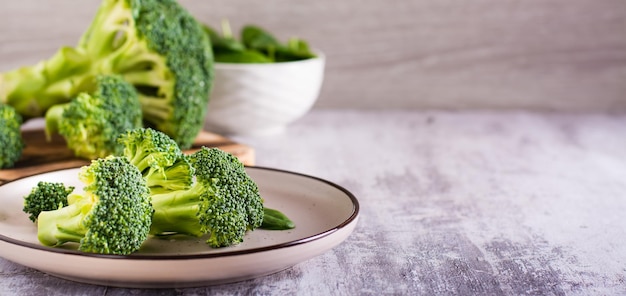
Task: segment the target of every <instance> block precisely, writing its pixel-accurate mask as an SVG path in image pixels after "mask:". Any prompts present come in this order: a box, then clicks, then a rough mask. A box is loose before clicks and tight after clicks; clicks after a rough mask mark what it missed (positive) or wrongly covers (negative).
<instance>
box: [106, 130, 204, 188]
mask: <svg viewBox="0 0 626 296" xmlns="http://www.w3.org/2000/svg"><path fill="white" fill-rule="evenodd" d="M118 141H119V143H121V144H122V145H123V147H124V148H123V151H122V154H123V155H124V156H125V157H126V158H128V159H129V161H130V163H131V164H133V165H135V166H136V167H137V168H138V169H139V171H140V172H141V174H142V175H143V177H144V179H145V180H146V184H148V187H149V188H150V193H151V194H154V193H157V192H163V191H169V190H182V189H188V188H189V187H191V184H192V182H193V167H192V166H191V164H190V163H189V161H188V159H187V157H186V156H185V155H184V154H183V152H182V150H180V148H179V147H178V145H176V142H174V140H172V138H170V137H169V136H167V135H166V134H164V133H162V132H160V131H157V130H154V129H151V128H139V129H135V130H130V131H127V132H126V133H124V134H122V135H121V136H120V137H119V139H118Z"/></svg>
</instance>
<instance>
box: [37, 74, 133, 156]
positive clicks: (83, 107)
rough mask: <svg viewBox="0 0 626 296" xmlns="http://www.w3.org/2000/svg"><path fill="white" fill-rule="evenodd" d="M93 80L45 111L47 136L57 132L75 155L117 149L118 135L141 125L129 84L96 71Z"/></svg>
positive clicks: (105, 154)
mask: <svg viewBox="0 0 626 296" xmlns="http://www.w3.org/2000/svg"><path fill="white" fill-rule="evenodd" d="M93 81H94V82H93V87H92V88H93V91H91V92H89V93H87V92H84V93H80V94H79V95H78V97H77V98H76V99H75V100H73V101H71V102H70V103H65V104H61V105H56V106H53V107H52V108H50V109H49V110H48V112H46V135H47V136H48V139H49V138H50V136H51V135H52V134H53V133H56V132H58V133H59V134H60V135H62V136H63V137H64V138H65V141H66V143H67V147H69V148H70V149H71V150H72V151H74V154H75V155H76V156H78V157H81V158H86V159H96V158H102V157H106V156H108V155H111V154H118V153H120V152H121V150H122V148H123V147H122V145H120V144H119V143H118V142H117V138H118V137H119V135H121V134H122V133H124V132H126V131H127V130H131V129H136V128H139V127H141V126H142V121H141V109H140V107H139V99H138V97H137V92H136V91H135V88H134V87H133V86H132V85H131V84H129V83H128V82H126V81H125V80H124V79H123V78H122V77H121V76H117V75H100V76H97V77H96V78H95V79H93Z"/></svg>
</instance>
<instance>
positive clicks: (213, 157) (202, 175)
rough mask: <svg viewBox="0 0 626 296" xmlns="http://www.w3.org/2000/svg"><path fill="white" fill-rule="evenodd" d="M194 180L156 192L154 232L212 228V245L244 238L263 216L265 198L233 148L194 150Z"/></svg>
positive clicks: (199, 233)
mask: <svg viewBox="0 0 626 296" xmlns="http://www.w3.org/2000/svg"><path fill="white" fill-rule="evenodd" d="M189 161H190V163H191V164H192V166H193V168H194V170H195V174H194V175H195V182H194V184H193V185H192V186H191V188H189V189H187V190H175V191H170V192H164V193H159V194H153V195H152V201H153V207H154V210H155V213H154V217H153V223H152V230H151V232H152V233H153V234H157V235H158V234H169V233H178V234H186V235H195V236H202V235H205V234H208V238H207V243H208V244H209V245H210V246H211V247H216V248H217V247H226V246H230V245H234V244H237V243H240V242H242V241H243V238H244V235H245V234H246V231H248V230H252V229H255V228H257V227H259V226H260V225H261V222H262V220H263V200H262V199H261V197H260V195H259V193H258V188H257V186H256V184H255V183H254V182H253V181H252V179H250V177H249V176H248V175H247V174H246V172H245V169H244V166H243V165H242V164H241V162H239V160H238V159H237V158H236V157H234V156H232V155H231V154H229V153H226V152H224V151H222V150H219V149H217V148H206V147H203V148H201V149H200V150H199V151H197V152H195V153H193V154H191V155H190V156H189Z"/></svg>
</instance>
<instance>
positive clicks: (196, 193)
mask: <svg viewBox="0 0 626 296" xmlns="http://www.w3.org/2000/svg"><path fill="white" fill-rule="evenodd" d="M204 190H206V189H205V188H203V186H200V185H195V186H193V187H191V188H190V189H188V190H180V191H173V192H169V193H162V194H153V195H152V207H153V208H154V214H153V216H152V225H151V228H150V233H151V234H157V235H162V234H167V233H178V234H186V235H192V236H198V237H199V236H202V235H203V234H205V231H204V227H203V226H202V225H201V223H200V219H199V217H198V211H199V210H200V208H199V204H200V195H201V194H202V193H203V192H204Z"/></svg>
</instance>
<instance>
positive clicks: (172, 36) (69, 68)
mask: <svg viewBox="0 0 626 296" xmlns="http://www.w3.org/2000/svg"><path fill="white" fill-rule="evenodd" d="M97 74H119V75H121V76H123V77H124V79H126V80H127V81H129V82H130V83H131V84H133V85H134V86H135V88H136V89H137V90H138V92H139V98H140V102H141V106H142V111H143V119H144V121H145V125H146V126H150V127H153V128H155V129H158V130H160V131H163V132H164V133H166V134H168V135H169V136H170V137H172V138H173V139H174V140H175V141H176V142H177V143H178V144H179V145H180V147H181V148H183V149H186V148H189V147H190V146H191V145H192V143H193V141H194V139H195V137H196V136H197V134H198V132H199V131H200V130H201V129H202V125H203V122H204V116H205V114H206V107H207V104H208V99H209V93H210V89H211V86H212V83H213V54H212V51H211V45H210V42H209V40H208V38H207V36H206V35H205V34H204V32H203V29H202V25H201V24H199V23H198V21H197V20H196V19H195V18H194V17H193V16H192V15H191V14H190V13H189V12H188V11H187V10H185V9H184V8H183V7H182V6H181V5H180V4H178V3H177V1H175V0H141V1H139V0H103V1H102V3H101V6H100V8H99V9H98V11H97V13H96V16H95V18H94V19H93V21H92V23H91V25H90V26H89V28H88V29H87V30H86V32H85V33H84V34H83V36H82V37H81V39H80V41H79V42H78V44H77V45H76V46H75V47H63V48H61V49H60V50H59V51H58V52H57V53H56V54H54V55H53V56H52V57H51V58H50V59H48V60H46V61H42V62H40V63H38V64H36V65H34V66H29V67H24V68H20V69H16V70H13V71H10V72H7V73H4V74H0V98H2V102H4V103H6V104H9V105H11V106H13V107H14V108H16V109H17V111H18V113H20V114H22V115H23V116H24V117H26V118H32V117H39V116H42V115H43V114H44V113H45V112H46V111H47V110H48V109H49V108H50V107H52V106H54V105H57V104H61V103H66V102H69V101H71V100H72V99H73V98H75V97H76V96H77V95H78V94H79V93H81V92H84V87H85V85H86V84H89V83H87V82H88V81H89V80H90V79H91V77H92V76H94V75H97Z"/></svg>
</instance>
